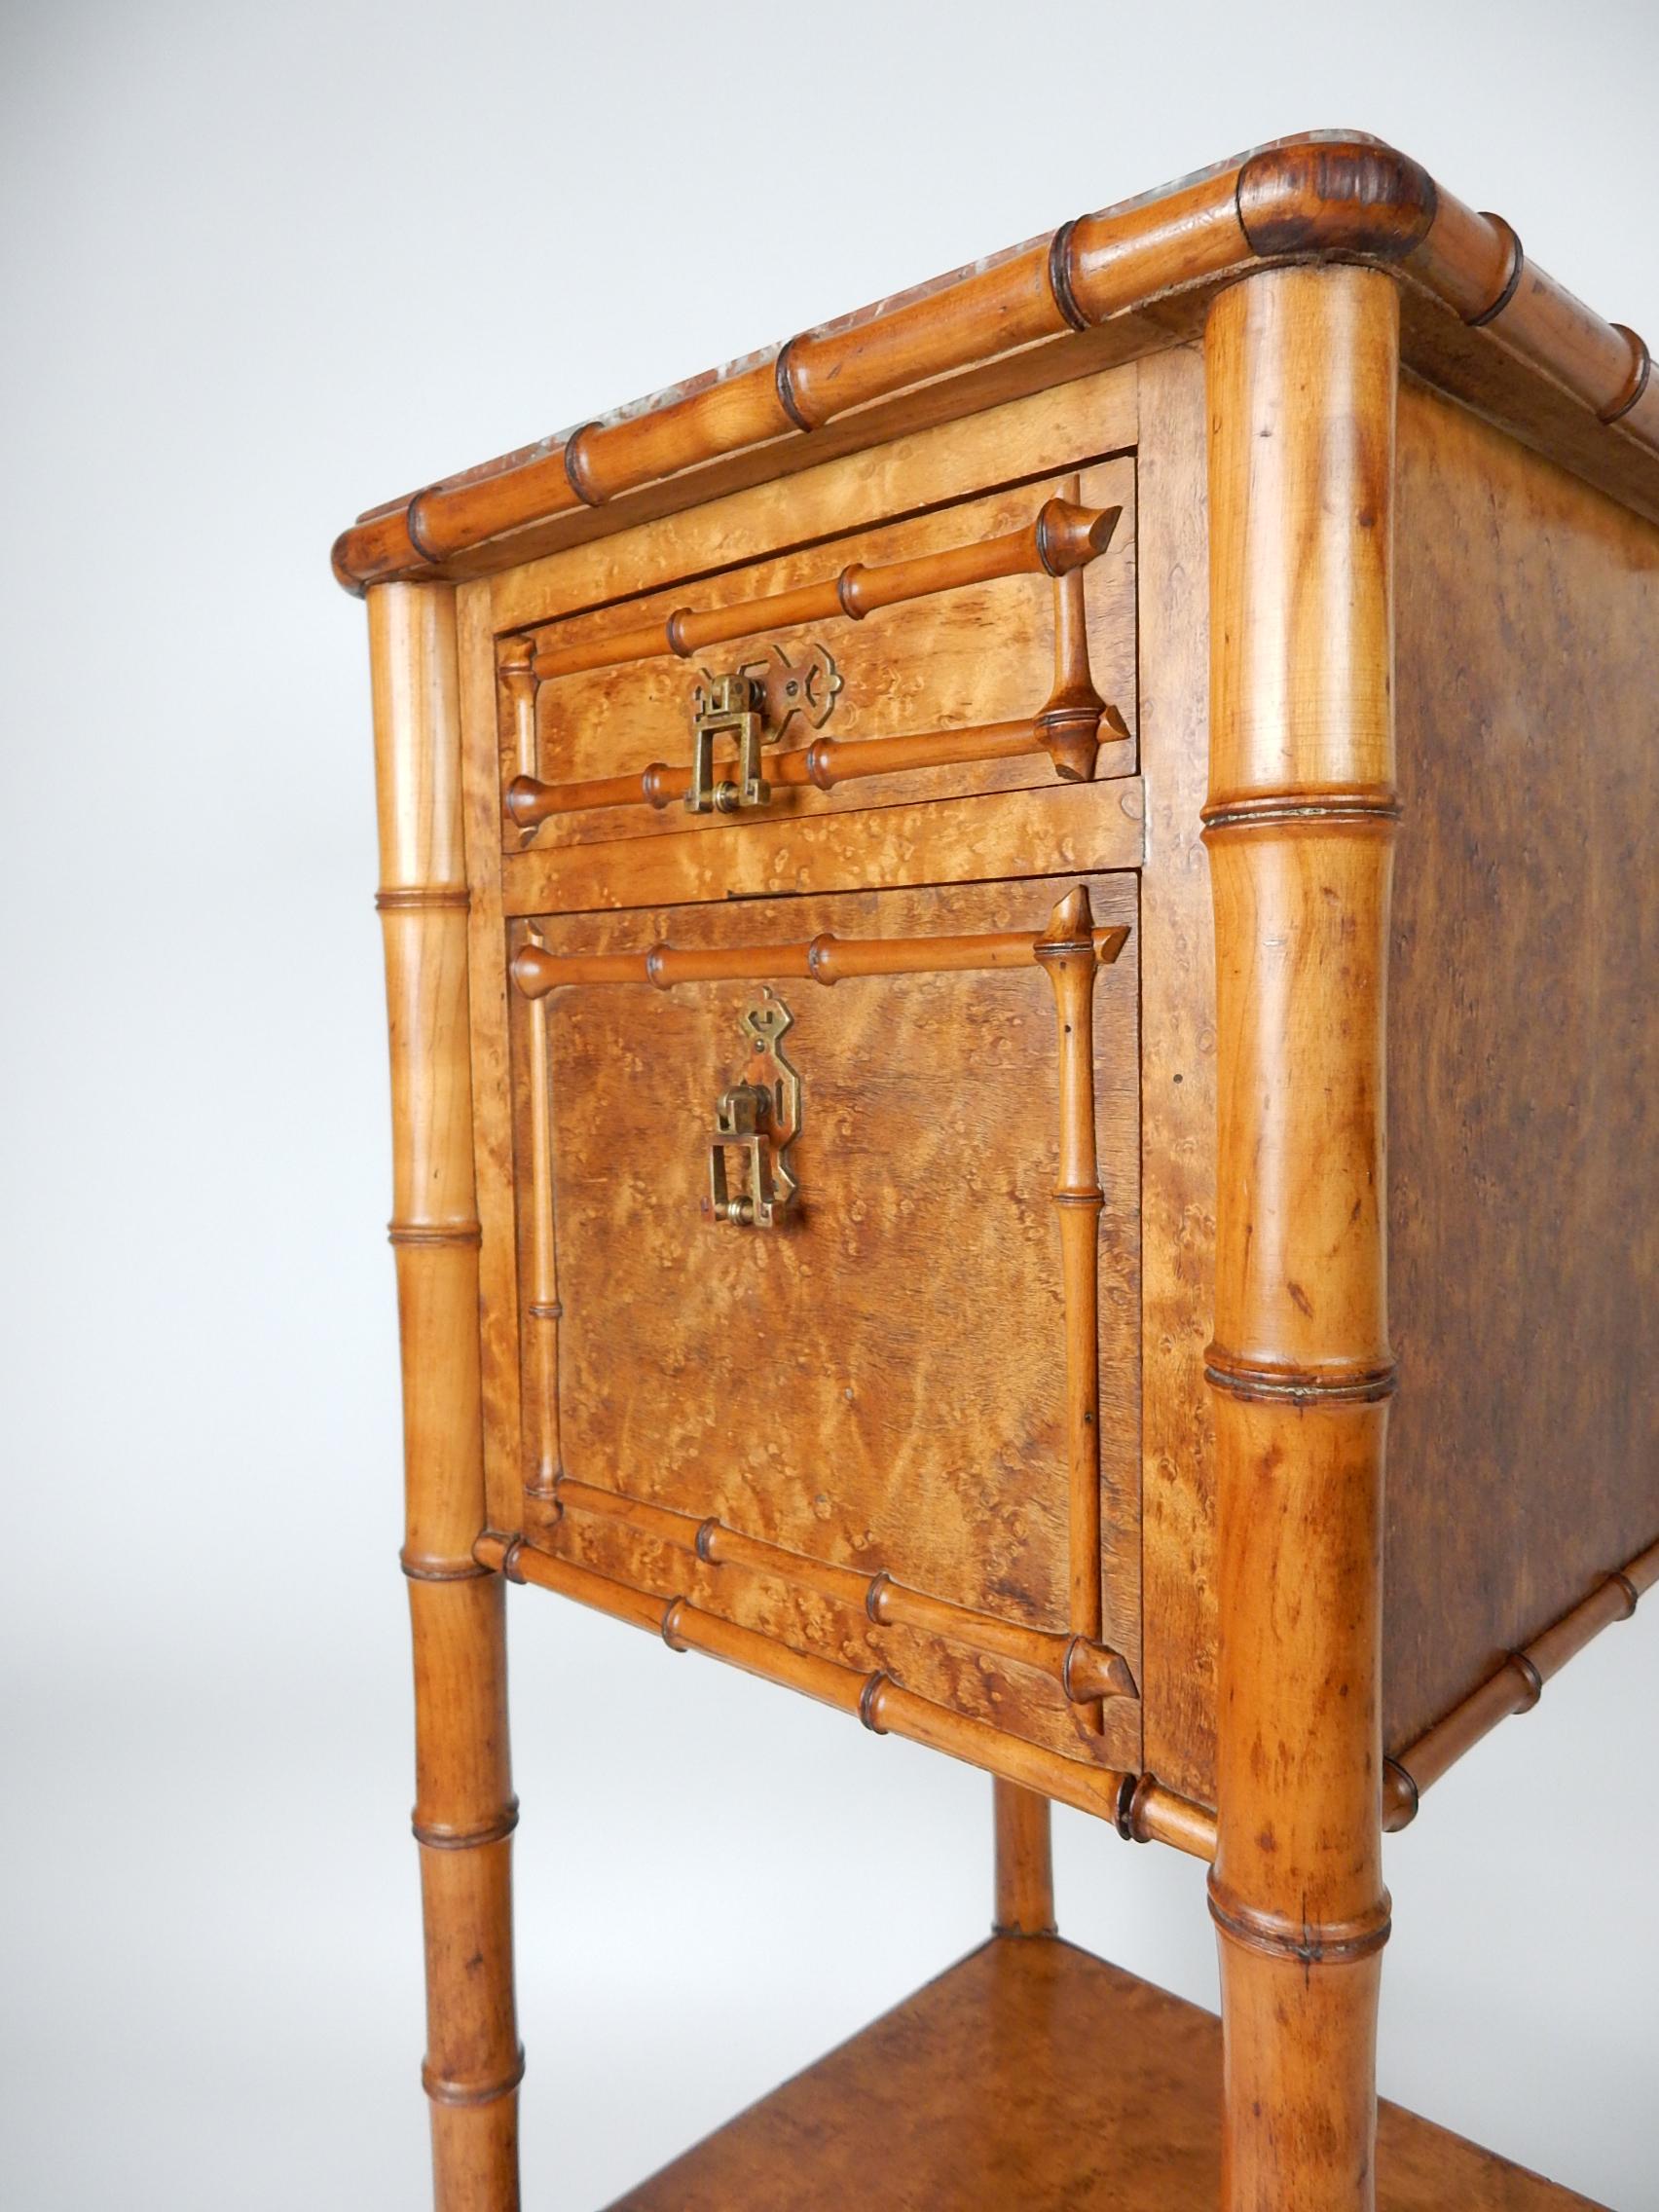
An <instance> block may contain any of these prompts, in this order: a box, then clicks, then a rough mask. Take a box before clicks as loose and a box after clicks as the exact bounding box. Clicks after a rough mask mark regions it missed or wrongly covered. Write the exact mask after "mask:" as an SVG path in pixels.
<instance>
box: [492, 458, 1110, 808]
mask: <svg viewBox="0 0 1659 2212" xmlns="http://www.w3.org/2000/svg"><path fill="white" fill-rule="evenodd" d="M1080 427H1081V425H1080ZM972 450H973V449H972V448H969V451H970V452H972ZM1004 465H1005V466H1006V465H1007V463H1006V459H1005V461H1004ZM1071 481H1072V480H1071V479H1070V478H1061V477H1054V478H1050V479H1048V480H1046V481H1040V482H1038V483H1036V484H1029V483H1023V484H1019V485H1015V486H1014V487H1012V488H1009V489H1005V490H1002V491H997V492H992V493H990V494H988V495H987V496H984V497H982V498H972V499H968V500H966V501H962V502H960V503H957V504H952V505H950V506H948V507H945V508H944V509H942V510H940V511H933V512H929V513H926V514H923V515H919V516H913V517H910V518H908V519H905V520H901V521H897V522H892V523H889V524H886V525H884V526H883V527H880V528H878V529H875V530H870V531H866V532H864V533H861V534H860V535H857V536H854V537H851V538H847V537H835V538H832V539H830V541H828V542H827V543H824V544H819V545H809V546H807V547H805V548H804V549H802V550H800V551H796V552H792V553H789V554H785V555H782V556H780V557H778V558H776V559H773V560H770V561H765V562H762V563H760V564H758V565H756V566H755V567H747V568H741V569H736V570H732V571H729V572H727V573H726V574H723V575H721V576H719V577H716V578H712V579H710V580H708V581H705V582H701V583H688V582H684V581H681V580H676V581H674V582H672V583H670V584H669V585H668V586H667V587H666V588H665V589H663V590H660V591H657V592H655V593H652V594H650V595H648V596H647V597H645V599H643V600H631V601H629V602H628V603H627V604H626V605H625V606H624V607H622V608H605V609H603V610H601V611H600V612H597V613H594V614H578V615H573V616H571V617H570V618H569V619H567V620H565V621H562V622H559V623H557V624H555V625H550V626H543V627H541V628H538V629H536V630H535V631H534V632H532V633H531V634H530V638H529V641H528V642H529V643H530V644H531V645H533V646H534V647H535V650H536V651H537V652H538V653H540V654H542V655H545V656H552V655H554V654H557V653H571V654H574V653H575V652H576V651H578V649H580V650H584V651H590V652H600V651H604V650H606V649H608V646H609V645H611V644H612V643H613V644H614V645H616V646H618V647H620V646H621V645H625V644H626V643H627V641H628V640H629V639H630V638H631V637H633V636H634V635H635V634H636V633H637V632H639V631H641V630H644V629H645V628H646V627H647V626H648V627H649V629H650V630H651V632H652V634H653V635H657V636H658V638H659V645H658V649H657V650H656V651H655V652H654V653H653V654H651V655H649V656H645V657H641V658H637V659H633V660H624V661H619V662H617V663H615V664H613V665H607V666H602V667H599V668H595V669H589V670H577V671H574V672H572V673H571V674H569V675H557V674H556V675H551V676H549V677H548V678H546V680H545V681H543V682H541V683H540V684H539V686H538V688H537V692H536V702H535V704H536V727H537V739H536V767H535V776H536V777H537V778H538V779H539V781H540V782H541V783H543V784H551V785H554V786H561V785H567V784H574V783H581V782H583V781H587V780H594V779H600V778H610V777H613V776H618V775H628V776H632V777H633V778H635V779H636V780H637V779H638V778H639V776H640V774H641V772H642V771H644V770H645V769H646V768H648V767H650V766H652V765H654V764H657V763H661V764H663V765H664V766H667V767H670V768H676V767H683V766H684V765H685V764H686V763H688V761H689V760H690V757H691V721H692V713H693V693H694V691H695V690H696V688H697V686H698V685H699V684H700V683H701V682H704V680H705V671H707V672H712V673H714V674H716V675H719V674H724V673H728V672H733V671H736V670H737V669H739V668H743V667H749V666H754V665H764V664H765V663H766V662H767V661H769V660H771V659H773V658H774V657H775V656H776V654H777V653H782V654H784V655H785V656H787V657H788V658H789V659H790V660H791V661H792V662H793V663H794V664H796V665H799V664H801V663H802V662H804V661H805V660H806V659H807V658H808V656H809V655H810V654H811V652H812V650H813V648H814V647H815V646H819V647H823V648H826V649H828V651H829V652H830V654H831V655H832V656H833V659H834V663H835V667H836V671H837V673H838V675H839V677H840V679H841V689H840V691H839V693H838V694H837V695H836V697H835V699H834V702H833V705H832V706H831V708H830V715H829V718H828V719H827V720H826V721H825V722H824V723H823V725H822V735H823V736H824V737H825V738H827V739H831V740H833V741H834V743H835V744H836V745H845V746H846V747H847V748H848V751H849V753H850V752H851V748H852V746H853V745H854V744H855V743H857V742H860V741H863V740H868V739H875V738H879V739H892V738H900V737H904V736H906V735H909V734H911V733H915V732H919V731H924V730H943V729H959V730H966V729H968V728H970V727H973V726H975V725H977V724H983V723H988V722H1000V721H1005V720H1013V719H1017V718H1021V717H1033V716H1035V715H1037V714H1038V713H1039V712H1040V710H1041V709H1042V707H1043V706H1044V704H1045V702H1046V701H1047V699H1048V698H1049V695H1050V692H1051V688H1052V686H1053V682H1054V619H1055V604H1056V585H1055V582H1054V581H1053V580H1052V579H1051V577H1050V576H1048V575H1046V574H1043V573H1041V572H1039V573H1035V574H1033V573H1024V574H1011V575H1004V576H999V577H995V578H991V579H989V580H987V581H984V582H975V583H968V584H965V585H963V586H961V587H959V588H957V589H954V590H950V591H947V592H944V593H941V594H940V596H938V597H936V598H928V599H920V600H914V601H911V602H908V603H906V604H903V605H900V606H896V607H891V608H876V609H874V610H872V611H871V612H870V613H869V614H867V615H866V617H865V618H864V619H862V620H850V619H847V618H845V617H841V618H836V617H834V616H832V615H831V616H820V617H818V618H815V619H814V620H811V621H808V622H805V623H795V624H791V625H789V626H787V627H785V628H783V629H780V630H777V631H775V632H774V631H765V632H762V631H760V630H759V629H758V627H757V628H756V631H755V632H754V634H751V635H745V636H743V637H742V638H740V639H738V640H736V641H733V642H729V643H726V644H723V645H711V646H709V647H707V648H705V649H702V650H699V651H697V652H696V653H694V654H692V655H691V656H690V657H689V658H682V657H679V656H677V655H676V654H674V653H672V652H670V651H669V650H668V649H667V647H666V645H663V644H662V643H661V642H660V633H661V632H662V631H663V629H664V627H665V625H666V621H667V619H668V618H669V617H670V616H671V615H673V614H674V613H675V612H676V611H677V610H680V609H682V608H686V607H693V608H699V609H703V608H707V609H714V610H719V609H723V608H731V607H734V606H741V605H742V604H744V603H748V602H750V601H757V600H760V599H762V598H763V597H764V596H765V595H768V594H773V593H781V592H786V591H796V590H801V589H804V588H805V587H807V586H809V585H811V584H813V583H815V582H817V581H819V580H820V579H823V578H833V577H835V576H836V575H838V574H839V573H841V572H842V571H844V570H845V568H846V567H847V566H848V565H849V564H850V563H852V562H859V563H863V564H867V565H868V567H869V568H870V569H875V568H876V567H878V566H884V565H886V564H889V563H898V562H901V561H917V560H922V559H923V558H925V557H926V556H930V555H941V554H944V553H947V552H950V551H953V550H955V549H957V548H962V547H972V546H974V545H976V544H977V543H980V542H982V541H984V540H986V539H990V538H994V537H996V536H997V535H999V534H1002V533H1007V532H1012V531H1014V530H1017V529H1019V528H1020V527H1021V526H1022V525H1028V524H1029V523H1030V521H1031V518H1032V517H1033V516H1034V515H1035V514H1036V513H1037V511H1038V510H1039V508H1040V507H1041V506H1042V504H1043V502H1044V500H1045V499H1046V498H1050V497H1051V496H1054V495H1056V494H1057V493H1058V492H1059V490H1060V489H1061V487H1062V486H1063V485H1065V486H1069V484H1070V483H1071ZM899 496H900V497H901V498H903V487H902V486H901V487H899ZM1081 497H1082V498H1084V499H1085V500H1086V501H1087V502H1088V504H1089V505H1090V506H1091V507H1111V506H1118V507H1122V508H1124V513H1123V515H1122V516H1121V518H1120V520H1119V523H1118V525H1117V528H1116V530H1115V531H1114V534H1113V536H1112V540H1111V544H1110V546H1109V548H1108V550H1107V551H1106V552H1105V553H1104V554H1103V555H1102V556H1101V557H1100V558H1099V559H1098V560H1095V561H1092V562H1090V563H1089V564H1088V569H1087V570H1086V571H1085V572H1084V577H1083V591H1084V600H1085V605H1086V607H1087V608H1088V633H1087V634H1088V652H1089V659H1090V665H1091V669H1092V672H1093V676H1094V682H1095V683H1096V685H1097V687H1098V688H1099V690H1100V692H1101V695H1102V696H1103V697H1104V698H1105V699H1106V700H1107V701H1109V702H1110V703H1111V704H1113V705H1114V706H1115V707H1117V708H1118V710H1119V716H1120V719H1121V720H1122V723H1123V725H1124V734H1122V735H1117V736H1113V735H1111V734H1110V733H1108V737H1107V743H1106V744H1105V746H1104V748H1103V750H1102V755H1101V757H1100V759H1099V761H1098V762H1097V765H1096V773H1097V774H1098V775H1103V776H1104V775H1113V774H1125V773H1129V772H1132V770H1133V768H1134V745H1133V742H1132V737H1131V736H1130V735H1129V734H1128V733H1130V732H1132V730H1133V727H1134V693H1135V630H1134V608H1135V586H1134V520H1133V511H1132V509H1133V499H1134V468H1133V464H1132V463H1131V462H1130V461H1107V462H1103V463H1101V464H1099V465H1098V466H1096V467H1092V468H1088V469H1086V470H1085V471H1084V472H1083V476H1082V479H1081ZM812 521H813V509H812V506H811V503H810V502H808V501H803V502H802V504H801V507H800V509H799V511H798V512H797V513H796V515H795V516H794V518H793V530H794V533H795V535H797V536H799V535H803V534H805V533H808V532H810V530H811V527H812ZM658 527H659V528H660V529H662V530H663V531H665V532H670V531H672V529H673V525H671V524H663V525H659V526H658ZM643 535H648V534H643ZM638 550H639V553H640V557H641V560H642V562H643V563H645V565H646V572H649V566H650V565H651V564H652V561H653V549H652V548H651V547H650V546H649V545H648V544H642V545H641V546H640V547H639V549H638ZM832 596H833V595H832V594H831V597H832ZM814 734H815V730H814V725H813V724H812V723H810V722H808V721H807V720H806V719H801V718H797V719H796V720H795V721H794V722H793V724H792V725H790V726H789V727H788V728H786V730H785V731H784V732H783V734H782V737H781V739H780V740H779V743H778V750H780V751H784V750H790V751H799V750H800V749H802V748H803V747H805V746H806V745H807V744H809V743H810V742H811V741H812V739H813V736H814ZM502 739H503V743H502V757H501V778H502V790H503V791H505V790H506V788H507V787H508V785H509V784H510V783H511V782H512V780H513V778H514V777H515V776H516V775H517V773H518V772H519V771H518V752H517V745H516V739H515V733H514V730H513V728H512V727H510V726H507V725H505V723H504V725H503V732H502ZM768 750H769V751H770V748H769V749H768ZM1053 777H1054V769H1053V765H1052V763H1051V761H1050V760H1049V758H1048V757H1047V756H1046V755H1043V754H1042V753H1037V754H1035V755H1034V756H1032V755H1028V756H1026V757H1025V758H1023V759H1015V760H1012V761H1009V760H1005V761H998V762H995V763H978V764H973V765H965V766H959V767H939V768H927V769H915V768H912V769H909V770H905V771H900V772H897V773H890V774H887V775H884V776H871V777H867V778H860V779H859V781H858V782H857V784H856V785H854V786H852V787H851V788H837V789H835V790H833V791H831V792H823V791H819V790H815V789H814V788H813V787H812V786H811V784H810V783H808V784H805V785H795V786H793V787H791V786H788V785H782V784H780V785H777V786H775V787H774V792H773V796H772V799H771V802H770V805H769V806H768V807H767V809H766V810H765V812H766V818H767V819H768V821H794V820H799V819H802V818H805V819H811V818H813V817H816V816H823V815H827V814H830V815H839V814H844V813H847V812H849V811H856V810H858V809H861V808H865V807H871V806H881V805H890V804H896V803H903V802H905V801H908V800H914V799H916V798H918V797H955V796H960V795H962V794H964V793H972V792H977V791H998V790H1008V789H1015V788H1018V787H1020V786H1023V785H1031V784H1047V783H1051V782H1052V781H1053ZM756 819H758V817H756ZM748 827H749V824H748V822H747V821H734V820H733V819H732V818H730V817H728V816H724V815H690V814H687V812H686V811H685V809H684V807H683V806H682V804H680V803H678V802H676V801H673V800H671V801H670V802H669V803H668V804H666V805H664V806H662V807H660V808H657V807H652V806H648V805H643V804H641V803H640V801H639V799H638V797H637V796H636V797H634V798H633V799H632V800H631V801H627V802H624V803H622V804H619V805H618V804H612V805H607V806H598V807H592V808H587V809H584V810H583V811H581V812H579V813H565V814H561V815H557V816H555V817H554V818H553V819H551V820H548V821H546V822H544V823H543V824H542V825H541V826H540V828H539V829H537V830H535V843H536V845H538V846H540V847H543V848H545V847H548V846H558V845H569V844H603V843H606V842H608V841H609V840H612V839H617V838H629V837H663V836H667V837H679V836H683V835H686V834H696V833H698V832H702V833H703V834H712V835H715V836H717V837H719V838H723V839H725V840H728V841H729V840H730V839H731V838H732V837H733V836H736V835H741V834H742V833H743V832H744V830H746V829H747V828H748ZM502 838H503V844H504V846H505V849H506V850H508V851H509V852H516V851H518V850H519V849H520V847H521V845H522V844H523V843H524V842H525V841H526V840H525V839H524V837H523V836H522V834H521V832H520V831H519V830H518V829H517V828H516V827H515V825H514V823H513V822H512V821H511V820H510V819H506V818H504V819H503V824H502Z"/></svg>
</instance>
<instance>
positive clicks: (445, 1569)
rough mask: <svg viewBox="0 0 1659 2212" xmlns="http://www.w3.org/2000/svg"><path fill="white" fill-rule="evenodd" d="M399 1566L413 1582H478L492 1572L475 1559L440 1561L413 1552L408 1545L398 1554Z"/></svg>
mask: <svg viewBox="0 0 1659 2212" xmlns="http://www.w3.org/2000/svg"><path fill="white" fill-rule="evenodd" d="M397 1564H398V1566H399V1567H401V1568H402V1569H403V1572H404V1573H405V1574H406V1575H407V1576H408V1578H409V1580H410V1581H411V1582H476V1581H477V1579H478V1577H479V1576H480V1575H481V1574H488V1573H489V1572H490V1569H489V1567H481V1566H480V1565H479V1564H478V1562H477V1560H475V1559H440V1558H436V1557H434V1556H432V1555H431V1554H429V1553H425V1552H412V1551H411V1550H410V1549H409V1546H408V1545H407V1544H405V1545H404V1547H403V1549H402V1550H401V1551H400V1552H399V1553H398V1555H397Z"/></svg>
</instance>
